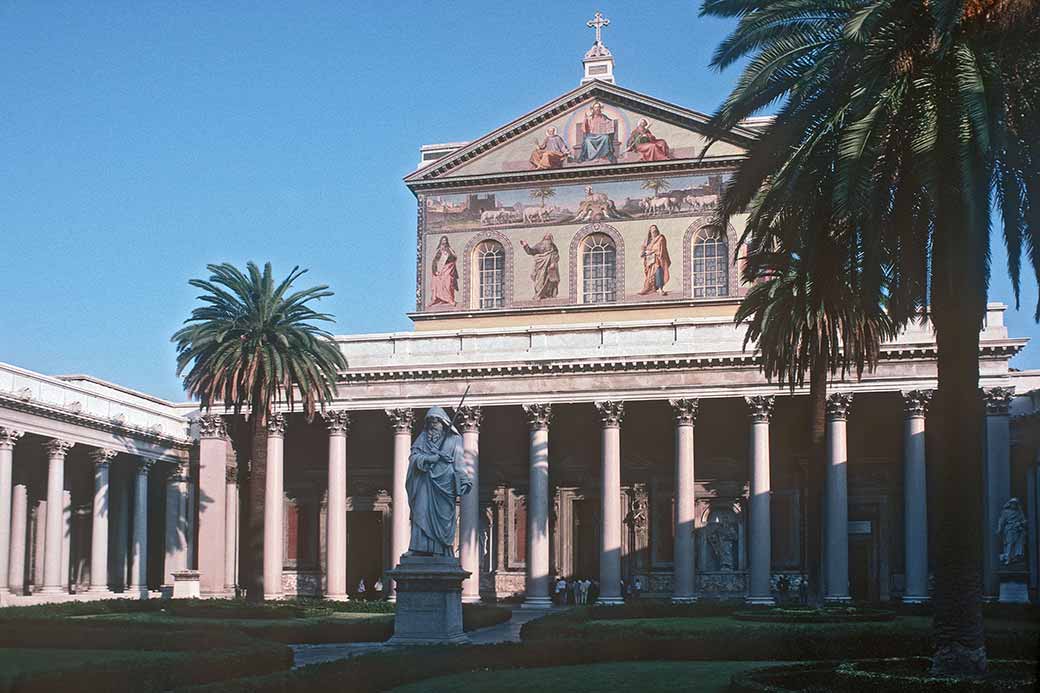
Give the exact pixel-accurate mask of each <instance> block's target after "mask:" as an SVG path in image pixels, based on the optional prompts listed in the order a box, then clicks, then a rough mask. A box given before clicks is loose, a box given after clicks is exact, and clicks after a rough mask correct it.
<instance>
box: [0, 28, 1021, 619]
mask: <svg viewBox="0 0 1040 693" xmlns="http://www.w3.org/2000/svg"><path fill="white" fill-rule="evenodd" d="M597 33H598V32H597ZM583 70H584V75H583V78H582V81H581V83H580V85H579V86H578V87H577V88H575V89H574V90H572V91H570V92H568V93H566V94H563V95H562V96H559V97H558V98H556V99H553V100H552V101H550V102H548V103H547V104H544V105H542V106H540V107H538V108H535V109H534V110H532V111H531V112H529V113H527V114H524V115H522V116H520V117H519V118H517V119H516V120H514V121H512V122H510V123H508V124H506V125H503V126H502V127H500V128H498V129H496V130H494V131H493V132H490V133H488V134H486V135H484V136H482V137H478V138H476V139H473V140H472V141H469V142H456V143H450V144H439V145H427V146H424V147H422V148H421V153H420V156H421V161H420V165H419V168H418V169H417V170H416V171H415V172H413V173H411V174H410V175H408V176H407V177H406V178H405V181H404V184H405V185H407V186H408V188H409V189H410V190H411V191H412V192H413V193H414V195H415V198H416V201H417V215H416V217H417V225H416V229H415V235H414V236H411V234H410V233H408V234H407V236H406V235H405V234H402V237H401V239H400V240H401V242H408V243H410V242H411V241H412V240H413V239H414V241H415V249H416V265H415V269H416V294H415V298H416V303H415V310H414V311H413V312H411V313H410V314H409V315H410V317H411V319H412V320H413V322H414V325H415V329H414V331H412V332H407V333H394V334H371V335H348V336H341V337H337V342H338V344H339V346H340V348H341V350H342V352H343V354H344V355H345V357H346V359H347V364H348V366H347V368H346V369H345V370H344V371H343V372H342V373H341V376H340V380H339V383H338V387H337V390H336V397H335V401H334V402H332V403H330V404H329V405H328V406H327V408H326V410H325V412H324V414H323V416H322V417H319V418H316V419H314V420H310V421H308V420H307V419H306V418H305V417H304V416H303V415H302V414H300V413H298V412H291V411H288V410H282V411H280V412H278V413H277V415H276V416H274V417H273V418H272V420H271V423H270V426H269V434H270V438H269V447H268V477H267V513H268V514H267V517H265V536H264V583H265V589H266V590H267V592H268V595H267V596H269V597H271V598H279V597H283V596H293V595H313V596H325V597H328V598H333V599H342V598H348V597H350V596H352V595H354V593H355V592H356V591H357V588H358V587H359V585H360V584H361V583H362V582H364V583H365V584H366V585H367V594H368V595H369V596H370V595H371V593H372V590H373V587H374V586H375V584H376V582H377V581H378V582H379V583H380V584H381V586H383V588H384V592H385V596H388V597H392V596H393V594H392V592H393V585H392V583H391V582H390V581H389V580H386V579H384V575H385V571H386V570H388V569H390V568H392V567H393V566H394V565H395V564H396V562H397V559H398V557H399V556H400V555H401V553H402V552H403V551H404V550H405V549H406V548H407V543H408V536H409V530H408V508H407V500H406V494H405V488H404V486H405V473H406V468H407V462H408V453H409V447H410V444H411V440H412V438H413V437H414V435H415V434H416V433H417V432H418V430H419V427H420V426H421V425H422V420H423V416H424V412H425V410H426V409H427V408H428V407H431V406H433V405H439V406H445V407H448V408H451V409H452V410H453V411H454V410H455V408H457V411H458V424H457V426H458V428H459V430H460V432H461V433H462V436H463V440H464V445H465V450H466V464H467V465H468V467H469V469H470V471H471V474H472V476H473V478H474V480H475V486H474V492H472V493H470V494H468V495H466V496H464V497H463V498H462V499H461V500H460V507H459V512H458V518H459V519H458V521H459V528H458V529H459V531H458V532H457V533H456V536H457V542H458V555H459V558H460V561H461V563H462V566H463V568H464V569H466V570H468V571H471V573H472V577H471V578H470V579H468V580H467V581H466V582H465V583H464V585H463V598H464V600H466V601H478V600H497V599H504V598H510V597H515V598H519V599H522V600H523V602H524V603H525V604H527V605H530V606H544V605H547V604H548V603H549V599H550V590H551V583H552V581H553V580H554V578H556V577H557V576H562V577H567V578H588V579H591V580H595V581H597V582H598V583H599V595H600V600H601V601H602V602H604V603H615V602H618V601H620V599H621V598H622V591H621V581H622V580H626V581H635V580H636V579H637V578H638V580H639V583H640V584H641V585H642V586H643V592H644V593H645V594H649V595H652V596H659V597H664V598H671V599H673V600H675V601H679V602H683V601H692V600H695V599H698V598H700V599H710V598H742V599H746V600H748V601H749V602H752V603H771V602H772V601H774V600H775V599H776V598H777V597H778V596H779V595H780V592H781V591H782V590H781V589H780V585H781V584H782V585H784V586H789V587H790V589H792V590H797V588H798V586H799V585H800V584H801V582H802V581H803V580H804V579H805V575H806V573H807V562H808V561H811V560H814V559H813V558H812V557H807V556H806V552H805V536H806V522H805V510H806V493H807V491H806V489H807V482H806V468H807V458H808V440H807V432H808V409H807V397H806V391H805V390H804V389H799V388H795V389H794V390H790V389H781V388H778V387H777V386H776V384H775V383H770V382H768V381H767V380H766V379H765V378H764V377H763V375H762V371H761V361H760V359H759V358H758V356H757V355H756V354H755V352H754V349H753V345H751V346H748V347H747V348H745V345H744V328H743V327H741V326H736V325H734V320H733V316H734V314H735V311H736V308H737V306H738V305H739V302H740V299H741V297H742V295H743V294H744V292H745V287H743V286H742V285H741V282H740V277H739V269H740V267H739V263H740V260H739V256H740V252H739V248H738V245H737V244H738V242H739V238H740V235H741V231H742V219H741V218H737V219H735V220H734V221H733V225H732V226H731V227H729V228H718V227H717V226H714V225H713V224H712V219H713V212H714V210H715V207H716V205H717V204H718V198H719V194H720V192H721V190H722V187H723V186H724V185H725V183H726V180H727V179H728V178H729V176H731V175H732V173H733V171H734V170H735V168H736V167H737V166H738V165H739V163H740V161H741V159H742V157H743V156H744V151H745V149H746V147H747V146H748V144H749V143H750V142H752V141H753V140H754V138H755V137H756V136H757V134H758V132H759V131H760V130H761V128H762V127H763V126H764V125H765V124H766V121H763V120H752V121H749V122H746V123H743V124H741V125H740V126H739V127H737V128H735V129H734V130H733V131H731V132H728V133H721V134H720V133H716V134H715V139H714V141H711V142H710V143H709V133H708V131H707V129H706V122H707V117H706V116H705V115H703V114H701V113H697V112H695V111H692V110H689V109H686V108H683V107H681V106H677V105H674V104H670V103H667V102H664V101H661V100H659V99H655V98H653V97H651V96H647V95H644V94H641V93H638V92H635V91H632V90H630V89H627V88H624V87H621V86H618V85H617V84H615V83H614V58H613V55H612V54H611V52H610V51H609V50H608V49H607V48H606V46H605V45H604V44H603V42H602V40H601V39H599V38H598V39H597V41H596V43H595V44H594V45H593V47H592V48H591V49H590V50H589V52H588V53H587V54H586V56H585V58H584V61H583ZM734 257H737V258H738V259H737V261H736V262H734V261H733V259H734ZM1004 310H1005V307H1004V306H1003V305H1001V304H991V305H990V306H989V308H988V311H987V320H986V324H985V326H984V328H983V330H982V334H981V340H982V341H981V351H980V354H979V359H980V367H981V373H982V376H981V381H982V382H981V386H982V387H983V390H984V393H985V398H986V404H987V414H986V437H987V445H986V461H985V464H986V485H985V488H984V489H980V493H984V494H985V498H986V514H987V516H986V524H987V528H986V530H985V531H984V532H983V535H984V536H985V537H987V540H986V541H987V545H986V565H985V580H986V583H985V588H986V594H987V595H988V596H990V597H993V598H996V596H997V593H998V587H999V585H998V578H997V569H998V554H999V549H1000V547H999V546H997V541H996V539H995V538H994V537H995V535H994V531H993V530H992V529H991V528H994V527H995V526H996V518H997V515H998V514H999V512H1000V509H1001V508H1002V507H1003V505H1004V503H1005V502H1006V501H1007V500H1008V499H1009V498H1011V497H1012V496H1017V497H1020V498H1022V499H1023V501H1024V505H1025V506H1026V510H1027V515H1028V516H1029V518H1030V527H1031V532H1030V536H1031V537H1032V538H1031V543H1030V544H1029V547H1028V553H1029V561H1030V564H1031V586H1032V588H1033V589H1034V590H1035V587H1036V576H1037V566H1036V554H1037V551H1036V548H1037V542H1036V537H1037V532H1036V527H1037V512H1036V508H1037V503H1036V498H1037V491H1038V482H1040V476H1038V474H1037V466H1036V457H1035V454H1036V448H1037V440H1036V439H1035V438H1036V436H1034V435H1033V433H1032V431H1033V430H1034V428H1035V424H1034V418H1035V415H1034V414H1033V412H1034V411H1036V409H1037V407H1036V406H1035V403H1034V393H1035V392H1036V391H1038V390H1040V373H1030V372H1016V371H1014V370H1013V369H1010V368H1009V366H1008V362H1009V359H1010V358H1011V357H1012V356H1014V355H1015V354H1016V353H1017V352H1018V351H1019V350H1021V349H1022V348H1023V347H1024V345H1025V343H1026V340H1024V339H1016V338H1013V337H1010V336H1009V335H1008V333H1007V330H1006V328H1005V327H1004V325H1003V312H1004ZM935 356H936V345H935V338H934V335H933V333H932V331H931V329H930V327H929V325H928V324H919V325H913V326H911V327H910V328H908V329H907V331H905V332H904V333H903V334H901V335H900V336H899V338H898V339H896V340H894V341H893V342H891V343H888V344H885V345H884V346H883V348H882V352H881V360H880V364H879V366H878V368H877V370H876V371H875V372H872V373H867V374H865V375H864V376H863V378H862V379H855V378H852V377H848V378H842V377H836V378H835V379H834V380H833V381H832V382H831V383H829V391H830V392H831V394H830V397H829V399H828V405H827V436H828V445H827V450H828V467H827V476H826V480H825V498H824V509H825V512H824V517H823V519H822V521H823V525H824V526H823V529H824V536H825V550H824V558H823V580H824V584H823V588H824V592H825V595H826V597H827V598H828V599H829V600H831V601H836V602H840V601H846V600H849V599H857V600H872V601H874V600H880V601H885V600H895V599H901V600H903V601H907V602H921V601H926V600H927V599H928V598H929V589H930V566H931V565H932V560H931V556H932V555H933V553H934V541H932V540H933V538H934V535H935V527H936V524H937V517H936V516H935V513H934V505H933V504H929V498H930V497H932V488H933V482H934V480H935V479H936V478H937V477H938V475H940V474H942V473H943V470H942V461H941V460H937V459H933V458H932V457H931V456H930V455H929V449H930V445H929V433H928V431H929V426H928V403H929V400H930V396H931V392H932V391H933V390H934V388H935V387H936V360H935ZM467 389H468V394H467V396H466V399H465V401H464V402H462V406H461V407H456V405H457V404H458V403H459V402H460V399H461V397H462V395H463V393H464V392H466V391H467ZM1013 415H1017V418H1016V416H1013ZM244 429H245V426H244V425H242V422H241V421H239V420H236V417H234V416H232V415H230V414H228V413H220V412H206V413H202V412H199V411H197V410H196V408H195V406H194V405H190V404H187V405H182V404H174V403H169V402H164V401H162V400H158V399H156V398H152V397H149V396H147V395H144V394H142V393H136V392H132V391H129V390H126V389H125V388H121V387H119V386H116V385H112V384H110V383H104V382H101V381H98V380H96V379H93V378H89V377H87V376H63V377H50V376H44V375H41V374H37V373H33V372H31V371H26V370H23V369H19V368H15V367H13V366H0V492H2V493H0V499H2V500H0V530H2V531H0V581H2V584H0V595H2V598H3V599H4V600H5V601H6V602H9V603H31V602H35V601H40V600H59V599H87V598H96V597H99V596H110V595H112V594H129V595H132V596H150V595H154V594H156V593H158V592H160V591H161V590H163V589H164V588H166V589H169V587H170V586H171V584H172V582H173V575H174V573H178V574H187V573H185V571H189V572H190V571H193V570H194V571H198V579H199V581H200V586H201V592H202V594H203V596H229V595H233V594H235V592H236V589H237V588H238V582H239V581H238V576H239V572H240V570H239V568H240V563H241V560H242V558H243V556H242V552H241V551H240V550H239V546H240V543H239V531H238V528H239V525H240V524H242V523H241V522H240V514H241V513H240V509H239V502H238V500H239V494H240V493H242V484H241V483H240V482H241V481H242V480H243V479H244V475H245V473H246V469H247V467H248V448H249V446H248V440H246V438H245V437H244V434H245V430H244ZM1034 594H1035V591H1034Z"/></svg>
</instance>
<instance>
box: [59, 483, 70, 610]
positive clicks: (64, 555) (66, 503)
mask: <svg viewBox="0 0 1040 693" xmlns="http://www.w3.org/2000/svg"><path fill="white" fill-rule="evenodd" d="M71 564H72V491H69V490H68V489H65V490H64V491H62V493H61V588H62V589H63V590H65V591H66V592H71V591H72V579H71V571H70V567H71Z"/></svg>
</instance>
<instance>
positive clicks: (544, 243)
mask: <svg viewBox="0 0 1040 693" xmlns="http://www.w3.org/2000/svg"><path fill="white" fill-rule="evenodd" d="M520 247H521V248H523V249H524V252H525V253H527V254H528V255H530V256H532V257H533V258H534V269H533V270H531V279H532V280H533V281H534V297H535V299H536V300H541V299H543V298H556V293H557V291H558V290H559V286H560V251H559V249H558V248H557V247H556V243H554V242H553V237H552V234H551V233H547V234H545V236H543V237H542V240H540V241H538V243H536V244H535V245H534V246H530V245H528V244H527V241H520Z"/></svg>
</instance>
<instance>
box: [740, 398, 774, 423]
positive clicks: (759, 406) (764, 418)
mask: <svg viewBox="0 0 1040 693" xmlns="http://www.w3.org/2000/svg"><path fill="white" fill-rule="evenodd" d="M744 401H745V402H747V405H748V409H749V410H750V411H751V420H752V421H754V422H756V423H762V422H765V423H769V417H771V416H772V415H773V403H774V402H775V401H776V398H775V397H773V395H765V396H755V397H745V398H744Z"/></svg>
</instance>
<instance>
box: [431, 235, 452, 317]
mask: <svg viewBox="0 0 1040 693" xmlns="http://www.w3.org/2000/svg"><path fill="white" fill-rule="evenodd" d="M457 261H458V258H457V257H456V256H455V251H454V250H452V249H451V244H450V243H448V237H447V236H441V240H440V243H439V244H438V245H437V251H436V252H435V253H434V254H433V266H432V268H431V269H432V271H433V281H431V282H430V294H431V299H430V305H431V306H435V305H437V304H444V305H449V306H453V305H455V292H456V291H458V290H459V269H458V262H457Z"/></svg>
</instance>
